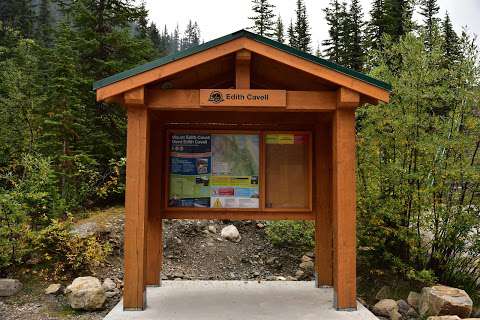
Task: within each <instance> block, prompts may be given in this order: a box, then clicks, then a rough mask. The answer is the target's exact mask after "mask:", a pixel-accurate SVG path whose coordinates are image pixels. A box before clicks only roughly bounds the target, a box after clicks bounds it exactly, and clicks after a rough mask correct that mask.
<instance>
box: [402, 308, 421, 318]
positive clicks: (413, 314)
mask: <svg viewBox="0 0 480 320" xmlns="http://www.w3.org/2000/svg"><path fill="white" fill-rule="evenodd" d="M405 316H406V317H407V319H412V318H413V319H418V317H419V315H418V312H417V311H416V310H415V309H414V308H413V307H410V309H408V311H407V313H406V314H405Z"/></svg>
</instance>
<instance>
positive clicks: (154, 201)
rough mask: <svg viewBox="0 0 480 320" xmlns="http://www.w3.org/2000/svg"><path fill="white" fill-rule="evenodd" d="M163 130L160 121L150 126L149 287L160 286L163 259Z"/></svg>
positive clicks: (152, 122) (153, 122)
mask: <svg viewBox="0 0 480 320" xmlns="http://www.w3.org/2000/svg"><path fill="white" fill-rule="evenodd" d="M162 130H163V128H162V127H161V123H160V121H154V120H152V121H151V124H150V161H149V166H150V168H149V182H148V184H149V188H148V190H149V192H148V219H147V276H146V277H147V278H146V284H147V285H148V286H160V282H161V278H160V271H161V269H162V258H163V245H162V243H163V235H162V231H163V230H162V212H161V210H162V208H161V195H162V168H163V160H164V159H163V155H164V153H163V152H164V149H163V148H164V141H163V140H164V139H163V132H162Z"/></svg>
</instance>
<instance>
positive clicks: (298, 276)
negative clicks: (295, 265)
mask: <svg viewBox="0 0 480 320" xmlns="http://www.w3.org/2000/svg"><path fill="white" fill-rule="evenodd" d="M303 276H305V272H303V271H302V270H300V269H299V270H297V272H295V278H297V279H301V278H303Z"/></svg>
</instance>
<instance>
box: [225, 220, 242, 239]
mask: <svg viewBox="0 0 480 320" xmlns="http://www.w3.org/2000/svg"><path fill="white" fill-rule="evenodd" d="M220 235H221V236H222V238H223V239H227V240H229V241H233V242H240V240H241V237H240V233H239V232H238V229H237V227H235V226H234V225H233V224H231V225H228V226H226V227H224V228H223V229H222V231H221V233H220Z"/></svg>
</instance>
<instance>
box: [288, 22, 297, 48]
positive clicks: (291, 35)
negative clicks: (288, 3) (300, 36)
mask: <svg viewBox="0 0 480 320" xmlns="http://www.w3.org/2000/svg"><path fill="white" fill-rule="evenodd" d="M287 33H288V44H289V45H290V47H292V48H296V47H297V35H296V34H295V28H294V27H293V22H292V20H290V25H289V26H288V30H287Z"/></svg>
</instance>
